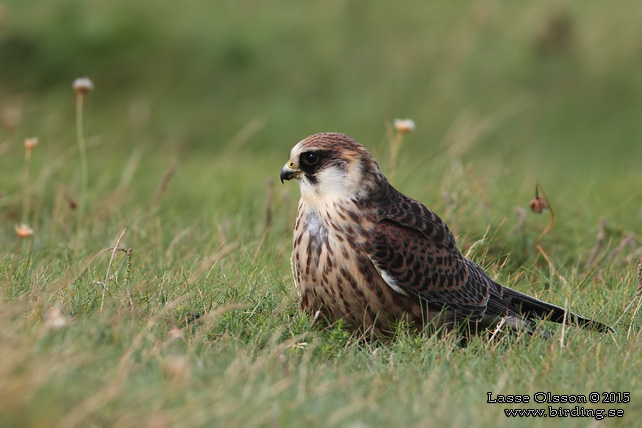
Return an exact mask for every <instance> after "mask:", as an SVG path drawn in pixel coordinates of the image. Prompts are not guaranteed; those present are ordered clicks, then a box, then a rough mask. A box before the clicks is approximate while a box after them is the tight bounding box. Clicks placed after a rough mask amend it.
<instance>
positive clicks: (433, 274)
mask: <svg viewBox="0 0 642 428" xmlns="http://www.w3.org/2000/svg"><path fill="white" fill-rule="evenodd" d="M396 199H397V200H396V202H395V203H394V204H392V205H386V206H384V207H382V208H380V209H379V210H378V214H379V221H378V223H377V225H376V227H375V233H374V236H373V241H372V245H371V249H372V250H371V254H370V258H371V259H372V261H373V262H374V264H375V266H377V268H378V269H379V271H380V272H381V275H382V277H383V278H384V280H385V281H386V282H387V283H388V285H390V286H391V287H392V288H393V289H395V290H396V291H398V292H401V293H403V294H406V295H408V296H412V297H416V298H418V299H420V300H421V301H422V302H423V303H424V304H427V305H428V307H429V308H431V309H435V310H442V309H445V310H454V311H455V312H456V317H457V318H459V319H465V318H469V319H470V320H472V321H476V320H479V319H481V317H482V316H483V315H484V312H485V311H486V305H487V302H488V299H489V293H490V289H491V287H492V285H493V284H494V283H493V281H492V280H491V279H490V278H488V276H487V275H486V274H485V273H484V272H483V270H482V269H481V268H480V267H479V266H477V265H475V264H474V263H472V262H470V261H469V260H467V259H466V258H465V257H464V256H463V255H462V254H461V253H460V252H459V250H458V249H457V245H456V242H455V238H454V237H453V236H452V234H451V233H450V231H449V230H448V227H447V226H446V224H445V223H444V221H443V220H442V219H441V218H439V217H438V216H437V215H436V214H435V213H433V212H432V211H430V210H429V209H428V208H426V207H425V206H424V205H422V204H420V203H419V202H416V201H414V200H412V199H409V198H406V197H405V196H403V195H401V194H398V197H397V198H396Z"/></svg>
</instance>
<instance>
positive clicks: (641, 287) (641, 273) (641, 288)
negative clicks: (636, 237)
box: [638, 259, 642, 293]
mask: <svg viewBox="0 0 642 428" xmlns="http://www.w3.org/2000/svg"><path fill="white" fill-rule="evenodd" d="M640 292H642V259H641V260H640V261H639V262H638V293H640Z"/></svg>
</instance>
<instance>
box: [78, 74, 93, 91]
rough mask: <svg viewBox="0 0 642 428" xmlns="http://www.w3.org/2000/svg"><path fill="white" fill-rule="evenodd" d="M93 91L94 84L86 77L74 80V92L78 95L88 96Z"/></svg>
mask: <svg viewBox="0 0 642 428" xmlns="http://www.w3.org/2000/svg"><path fill="white" fill-rule="evenodd" d="M93 90H94V83H93V82H92V81H91V80H89V78H88V77H81V78H79V79H76V80H74V91H76V92H77V93H78V94H83V95H84V94H88V93H89V92H91V91H93Z"/></svg>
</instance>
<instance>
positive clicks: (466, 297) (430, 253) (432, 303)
mask: <svg viewBox="0 0 642 428" xmlns="http://www.w3.org/2000/svg"><path fill="white" fill-rule="evenodd" d="M291 179H296V180H297V181H298V182H299V187H300V191H301V199H300V201H299V207H298V211H297V216H296V222H295V225H294V238H293V244H294V249H293V252H292V263H293V273H294V276H295V282H296V284H297V291H298V294H299V297H300V303H301V309H302V310H303V311H304V312H306V313H307V314H309V315H311V316H316V317H318V316H322V317H323V318H324V319H325V320H326V321H327V322H337V321H339V320H341V322H342V323H343V325H345V326H347V327H348V328H350V329H352V330H354V331H363V332H372V333H373V334H374V335H375V336H377V337H388V336H390V334H391V333H392V332H393V331H394V326H395V325H396V324H397V323H399V322H405V323H407V324H409V325H410V326H411V327H412V328H414V329H416V330H419V331H425V330H424V329H426V328H428V329H429V331H430V332H435V331H439V332H448V331H452V330H457V331H458V332H460V333H462V334H464V335H468V334H474V333H479V332H481V331H484V330H486V329H491V328H498V327H497V326H500V324H501V326H503V325H506V326H507V327H508V328H510V329H511V330H515V331H527V332H531V333H532V332H533V331H534V330H535V327H536V323H535V321H534V320H535V319H538V318H539V319H544V320H547V321H552V322H556V323H564V322H566V323H567V324H575V325H578V326H580V327H583V328H587V329H590V330H597V331H600V332H611V331H612V329H611V328H610V327H608V326H606V325H604V324H602V323H599V322H596V321H593V320H590V319H587V318H583V317H581V316H579V315H576V314H574V313H572V312H567V311H566V310H565V309H564V308H561V307H559V306H555V305H552V304H550V303H546V302H543V301H541V300H539V299H536V298H534V297H531V296H528V295H526V294H524V293H521V292H519V291H516V290H513V289H511V288H508V287H503V286H502V285H500V284H498V283H497V282H495V281H493V280H492V279H491V278H490V277H489V276H488V275H487V274H486V272H484V270H483V269H482V268H481V267H480V266H479V265H477V264H476V263H474V262H472V261H470V260H468V259H467V258H466V257H464V256H463V255H462V253H461V252H460V251H459V249H458V248H457V243H456V242H455V238H454V236H453V234H452V233H451V232H450V230H449V229H448V226H446V224H445V223H444V221H443V220H442V219H441V218H439V216H437V214H435V213H434V212H432V211H431V210H430V209H428V208H427V207H426V206H424V205H423V204H421V203H419V202H417V201H415V200H413V199H411V198H409V197H407V196H405V195H404V194H402V193H401V192H399V191H398V190H396V189H395V188H394V187H392V185H390V183H389V182H388V180H387V179H386V177H385V176H384V175H383V173H382V172H381V170H380V169H379V165H378V164H377V162H376V161H375V159H374V158H373V157H372V155H371V154H370V153H369V152H368V151H367V150H366V148H365V147H363V146H362V145H361V144H359V143H357V142H356V141H355V140H353V139H352V138H350V137H348V136H347V135H344V134H338V133H321V134H315V135H312V136H310V137H308V138H306V139H304V140H302V141H300V142H299V143H298V144H296V145H295V146H294V148H293V149H292V151H291V152H290V159H289V160H288V161H287V163H286V164H285V166H283V169H282V170H281V182H283V180H291ZM501 326H500V327H501Z"/></svg>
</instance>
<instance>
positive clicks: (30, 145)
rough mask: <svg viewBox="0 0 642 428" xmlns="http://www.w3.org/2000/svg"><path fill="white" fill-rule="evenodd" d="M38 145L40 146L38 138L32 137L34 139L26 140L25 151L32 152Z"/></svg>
mask: <svg viewBox="0 0 642 428" xmlns="http://www.w3.org/2000/svg"><path fill="white" fill-rule="evenodd" d="M36 144H38V138H36V137H32V138H27V139H26V140H25V150H27V151H28V152H29V151H31V149H33V148H34V147H36Z"/></svg>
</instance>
